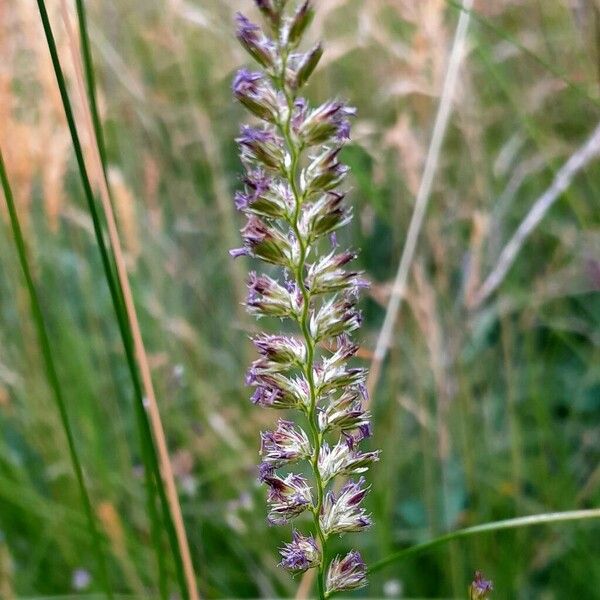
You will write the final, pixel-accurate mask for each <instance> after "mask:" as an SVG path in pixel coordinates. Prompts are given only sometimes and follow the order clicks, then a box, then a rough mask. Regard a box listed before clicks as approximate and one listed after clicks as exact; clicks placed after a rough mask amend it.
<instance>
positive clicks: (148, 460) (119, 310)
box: [37, 0, 188, 599]
mask: <svg viewBox="0 0 600 600" xmlns="http://www.w3.org/2000/svg"><path fill="white" fill-rule="evenodd" d="M37 4H38V9H39V12H40V17H41V20H42V25H43V28H44V33H45V36H46V41H47V43H48V49H49V51H50V55H51V58H52V65H53V68H54V72H55V75H56V80H57V84H58V87H59V91H60V95H61V99H62V103H63V108H64V111H65V116H66V119H67V124H68V127H69V131H70V134H71V139H72V142H73V148H74V151H75V157H76V160H77V165H78V168H79V173H80V176H81V181H82V184H83V188H84V193H85V197H86V200H87V203H88V207H89V210H90V214H91V216H92V221H93V226H94V233H95V236H96V239H97V242H98V246H99V250H100V255H101V259H102V265H103V268H104V272H105V276H106V280H107V283H108V286H109V289H110V294H111V299H112V302H113V307H114V310H115V314H116V317H117V321H118V325H119V331H120V334H121V338H122V341H123V345H124V347H125V356H126V360H127V365H128V368H129V371H130V375H131V378H132V382H133V386H134V392H135V399H136V401H135V402H134V407H135V412H136V419H137V423H138V429H139V431H140V443H141V449H142V459H143V462H144V465H145V468H144V476H145V482H146V495H147V505H148V512H149V516H150V523H151V529H152V538H153V542H154V547H155V551H156V555H157V561H158V566H159V583H160V593H161V597H162V598H167V597H168V590H167V581H166V575H165V573H166V567H165V556H164V553H163V552H162V549H161V544H160V539H161V530H162V528H161V524H160V517H159V515H158V512H157V510H156V505H155V501H154V498H155V496H154V494H155V491H156V490H157V491H158V496H159V500H160V503H161V508H162V512H163V519H164V523H165V527H166V530H167V536H168V539H169V545H170V548H171V552H172V555H173V558H174V562H175V568H176V574H177V580H178V583H179V587H180V591H181V593H182V597H183V598H184V599H187V598H188V593H187V588H186V585H185V578H184V574H183V569H182V561H181V555H180V553H179V548H178V545H177V538H176V534H175V528H174V525H173V522H172V519H171V514H170V511H169V507H168V503H167V498H166V493H165V490H164V485H163V482H162V478H161V474H160V469H159V466H158V459H157V456H156V449H155V447H154V442H153V439H152V434H151V431H150V425H149V422H148V415H147V414H146V410H145V408H144V397H143V393H142V387H141V382H140V376H139V373H138V371H137V366H136V362H135V354H134V348H133V341H132V333H131V328H130V324H129V320H128V318H127V314H126V312H125V309H124V302H123V292H122V289H121V287H120V284H119V281H118V278H117V277H116V275H115V265H114V258H113V257H112V256H111V255H109V250H108V249H107V245H106V242H105V240H104V234H103V229H102V224H101V221H100V215H99V212H98V209H97V207H96V202H95V199H94V193H93V191H92V187H91V183H90V179H89V176H88V173H87V169H86V166H85V162H84V158H83V151H82V148H81V142H80V139H79V134H78V133H77V128H76V125H75V120H74V117H73V110H72V107H71V102H70V100H69V96H68V93H67V88H66V82H65V78H64V75H63V72H62V68H61V65H60V60H59V58H58V52H57V48H56V42H55V40H54V35H53V33H52V28H51V25H50V21H49V18H48V12H47V10H46V5H45V1H44V0H37Z"/></svg>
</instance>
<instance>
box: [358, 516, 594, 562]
mask: <svg viewBox="0 0 600 600" xmlns="http://www.w3.org/2000/svg"><path fill="white" fill-rule="evenodd" d="M585 519H600V508H593V509H589V510H569V511H565V512H554V513H543V514H539V515H529V516H527V517H517V518H515V519H505V520H503V521H493V522H491V523H484V524H483V525H475V526H473V527H466V528H465V529H459V530H457V531H452V532H450V533H447V534H445V535H442V536H440V537H437V538H435V539H433V540H429V541H428V542H423V543H422V544H416V545H415V546H411V547H410V548H406V549H404V550H400V551H399V552H395V553H394V554H392V555H390V556H388V557H386V558H383V559H381V560H380V561H379V562H376V563H375V564H373V565H372V566H371V568H370V569H369V573H375V572H376V571H380V570H381V569H383V568H385V567H387V566H388V565H391V564H393V563H395V562H397V561H399V560H404V559H405V558H409V557H410V556H416V555H417V554H422V553H423V552H426V551H427V550H431V549H433V548H437V547H438V546H442V545H444V544H447V543H448V542H451V541H453V540H459V539H463V538H467V537H471V536H474V535H479V534H480V533H490V532H492V531H502V530H505V529H518V528H521V527H532V526H534V525H547V524H550V523H564V522H567V521H582V520H585Z"/></svg>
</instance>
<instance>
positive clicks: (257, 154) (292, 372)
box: [231, 0, 379, 599]
mask: <svg viewBox="0 0 600 600" xmlns="http://www.w3.org/2000/svg"><path fill="white" fill-rule="evenodd" d="M255 4H256V6H257V8H258V10H259V11H260V13H261V14H262V15H263V17H264V18H265V21H266V26H267V29H266V31H268V34H267V33H265V31H263V30H262V29H261V28H260V27H259V26H258V25H256V24H255V23H252V22H251V21H249V20H248V19H247V18H246V17H245V16H243V15H241V14H238V15H237V17H236V22H237V37H238V39H239V41H240V43H241V45H242V46H243V47H244V48H245V49H246V50H247V52H248V54H249V55H250V56H251V57H252V58H253V59H254V61H255V62H256V63H258V65H259V67H260V69H261V70H259V71H251V70H247V69H241V70H240V71H238V73H237V74H236V75H235V78H234V80H233V84H232V91H233V95H234V97H235V99H236V100H237V101H238V102H239V103H240V104H241V105H242V106H244V107H245V108H246V109H247V110H248V111H249V112H250V113H251V114H252V116H253V117H254V119H255V120H256V119H258V121H259V122H258V123H254V124H252V125H244V126H243V127H242V128H241V131H240V135H239V137H238V138H237V139H236V141H237V143H238V145H239V148H240V157H241V160H242V163H243V165H244V167H245V169H246V173H245V176H244V177H243V179H242V184H243V187H242V189H240V190H238V192H236V194H235V198H234V202H235V207H236V209H237V210H238V211H240V213H242V215H244V216H245V218H246V223H245V225H244V226H243V227H242V229H241V235H242V241H243V244H242V246H241V247H240V248H236V249H234V250H232V251H231V254H232V256H234V257H238V256H246V257H248V258H250V259H253V260H259V261H262V262H265V263H269V264H270V265H271V266H270V267H269V271H270V274H269V275H267V274H262V273H256V272H251V273H250V275H249V278H248V297H247V299H246V308H247V309H248V312H250V313H251V314H253V315H255V316H256V317H258V318H260V317H277V318H278V319H289V320H290V321H291V322H293V323H294V325H295V328H296V329H295V334H288V333H286V334H285V335H284V334H266V333H260V334H258V335H255V336H254V337H253V338H252V343H253V344H254V346H255V348H256V350H257V352H258V355H259V356H258V358H257V359H256V360H255V361H254V362H253V363H252V364H251V365H250V368H249V369H248V373H247V376H246V383H247V384H248V385H249V386H252V387H253V388H254V391H253V393H252V396H251V401H252V402H253V403H254V404H256V405H257V406H262V407H267V408H274V409H280V410H286V411H290V410H295V411H297V412H298V413H302V415H303V420H302V422H303V423H304V424H307V425H308V427H306V431H305V430H304V429H303V428H302V427H301V426H300V425H299V424H297V423H295V422H294V421H291V420H289V419H280V420H279V421H278V422H277V425H276V427H275V428H274V429H273V430H271V431H266V432H262V433H261V445H260V455H261V458H262V463H261V465H260V468H259V474H260V475H259V478H260V481H261V482H262V483H263V484H264V485H265V486H266V487H267V490H268V491H267V502H268V504H269V514H268V521H269V523H271V524H273V525H282V524H286V523H289V522H290V521H291V520H294V519H296V517H299V516H300V515H302V514H306V515H309V516H312V532H310V534H307V533H301V532H300V531H297V530H294V532H293V534H292V540H291V542H289V543H285V544H284V546H283V547H282V548H281V556H282V560H281V563H280V565H281V566H282V567H284V568H285V569H287V570H289V571H291V572H292V573H301V572H304V571H306V570H308V569H312V568H316V569H317V570H318V576H317V582H318V595H319V598H321V599H323V598H325V597H327V596H328V595H329V594H331V593H334V592H336V591H341V590H352V589H356V588H358V587H362V586H363V585H366V567H365V565H364V563H363V561H362V559H361V557H360V555H359V554H358V553H357V552H355V551H352V552H350V553H349V554H347V555H346V556H345V557H343V558H340V557H336V558H334V559H333V560H332V561H330V563H329V564H328V563H327V561H326V556H327V552H326V545H327V542H328V538H329V537H330V536H333V535H340V534H344V533H348V532H360V531H362V530H364V529H366V528H368V527H369V526H370V525H371V518H370V516H369V514H368V513H367V511H366V510H365V509H364V508H363V507H362V501H363V500H364V498H365V496H366V494H367V491H368V487H367V486H366V485H365V480H364V478H363V477H360V478H359V479H358V480H356V481H352V480H350V481H347V482H346V483H345V485H343V486H342V487H341V489H339V492H337V493H334V491H333V487H334V483H333V482H334V481H335V480H336V479H339V478H342V477H347V476H352V475H359V474H363V473H365V472H366V471H367V470H368V469H369V467H370V466H371V465H372V464H373V463H374V462H376V461H377V460H378V459H379V453H378V452H377V451H364V450H361V449H360V448H359V445H360V444H361V442H362V441H363V440H365V439H367V438H369V437H370V436H371V424H370V414H369V413H368V412H367V411H365V410H364V409H363V401H364V400H365V398H366V387H365V381H366V375H367V373H366V370H365V369H362V368H359V367H356V366H354V365H351V364H349V361H352V360H354V359H355V355H356V353H357V351H358V345H357V344H356V343H354V342H353V341H352V340H351V339H350V335H351V334H352V333H353V332H354V331H355V330H357V329H358V328H359V327H360V325H361V322H362V318H361V314H360V311H359V310H358V308H357V302H358V297H359V293H360V291H361V289H362V288H364V287H366V286H367V285H368V284H367V282H366V281H365V279H364V278H363V277H362V273H361V272H360V271H359V270H356V269H349V268H348V265H349V263H351V262H352V261H354V260H355V259H356V258H357V253H356V252H353V251H350V250H343V249H341V248H339V246H338V242H337V238H336V231H337V230H338V229H340V228H341V227H343V226H344V225H346V224H348V223H349V222H350V220H351V219H352V211H351V209H350V207H349V206H348V204H347V201H346V194H345V191H344V190H343V189H340V186H342V184H343V182H344V180H345V178H346V176H347V174H348V167H347V166H346V165H344V164H343V163H342V162H341V159H340V157H341V150H342V148H343V146H344V144H345V143H347V142H348V140H349V139H350V121H351V118H352V117H354V115H355V113H356V111H355V109H354V108H352V107H350V106H348V105H346V104H345V103H344V102H341V101H340V100H330V101H327V102H325V103H324V104H321V105H320V106H316V107H311V106H310V105H309V103H308V101H307V100H306V99H305V98H303V97H301V96H300V95H299V91H300V90H301V88H302V87H303V86H304V84H305V83H306V82H307V80H308V78H309V77H310V76H311V74H312V73H313V72H314V70H315V68H316V67H317V65H318V63H319V60H320V59H321V56H322V54H323V47H322V46H321V44H320V43H319V44H316V45H315V46H313V47H312V49H309V50H307V51H302V50H301V49H300V48H299V47H300V44H301V42H302V37H303V34H304V33H305V31H306V30H307V28H308V26H309V25H310V22H311V21H312V19H313V16H314V9H313V5H312V2H311V1H310V0H299V1H298V2H297V3H296V6H295V7H293V8H292V9H291V10H290V11H289V12H288V13H286V12H285V8H286V4H287V2H286V0H255ZM290 4H291V2H290ZM328 238H329V242H328ZM329 245H331V248H330V250H328V251H325V252H322V248H326V247H328V246H329ZM303 461H305V468H304V471H305V472H310V473H311V476H310V477H308V478H307V477H304V476H303V475H299V474H295V473H293V472H289V470H290V469H291V468H294V466H295V465H297V464H299V463H302V462H303ZM306 463H307V464H308V471H307V469H306ZM280 469H285V471H284V472H279V470H280Z"/></svg>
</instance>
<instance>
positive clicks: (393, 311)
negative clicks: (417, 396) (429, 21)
mask: <svg viewBox="0 0 600 600" xmlns="http://www.w3.org/2000/svg"><path fill="white" fill-rule="evenodd" d="M472 5H473V0H465V3H464V8H465V11H464V12H461V14H460V17H459V19H458V25H457V26H456V33H455V34H454V42H453V44H452V50H451V51H450V58H449V60H448V69H447V72H446V77H445V79H444V85H443V88H442V93H441V96H440V103H439V106H438V111H437V114H436V118H435V123H434V126H433V133H432V135H431V143H430V144H429V149H428V151H427V158H426V161H425V168H424V170H423V176H422V178H421V183H420V185H419V190H418V192H417V198H416V201H415V207H414V210H413V213H412V216H411V219H410V224H409V226H408V232H407V234H406V242H405V243H404V248H403V249H402V256H401V258H400V264H399V265H398V271H397V273H396V278H395V280H394V284H393V286H392V290H391V294H390V298H389V301H388V304H387V307H386V312H385V318H384V321H383V325H382V327H381V331H380V332H379V336H378V337H377V343H376V345H375V351H374V353H373V360H372V362H371V366H370V370H369V377H368V379H367V389H368V390H369V396H370V397H372V396H373V394H374V392H375V389H376V387H377V383H378V381H379V376H380V373H381V367H382V365H383V361H384V360H385V357H386V356H387V352H388V348H389V345H390V340H391V338H392V335H393V333H394V326H395V324H396V319H397V317H398V313H399V311H400V306H401V303H402V299H403V298H404V295H405V290H406V283H407V280H408V276H409V273H410V268H411V266H412V261H413V258H414V254H415V250H416V247H417V241H418V239H419V234H420V232H421V228H422V226H423V221H424V219H425V213H426V211H427V205H428V204H429V197H430V195H431V188H432V185H433V178H434V176H435V172H436V170H437V166H438V162H439V157H440V150H441V148H442V142H443V141H444V137H445V134H446V129H447V127H448V120H449V117H450V112H451V110H452V100H453V97H454V90H455V87H456V82H457V80H458V70H459V67H460V64H461V61H462V56H463V52H464V47H465V41H466V37H467V31H468V28H469V20H470V11H469V9H470V8H471V6H472Z"/></svg>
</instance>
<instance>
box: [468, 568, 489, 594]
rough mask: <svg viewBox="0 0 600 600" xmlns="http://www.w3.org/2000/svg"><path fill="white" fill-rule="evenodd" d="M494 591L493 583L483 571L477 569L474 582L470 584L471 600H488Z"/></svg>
mask: <svg viewBox="0 0 600 600" xmlns="http://www.w3.org/2000/svg"><path fill="white" fill-rule="evenodd" d="M493 591H494V585H493V583H492V582H491V581H490V580H488V579H486V578H485V576H484V575H483V573H482V572H481V571H475V575H474V577H473V582H472V583H471V585H470V586H469V600H486V599H487V598H489V597H490V594H491V593H492V592H493Z"/></svg>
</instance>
